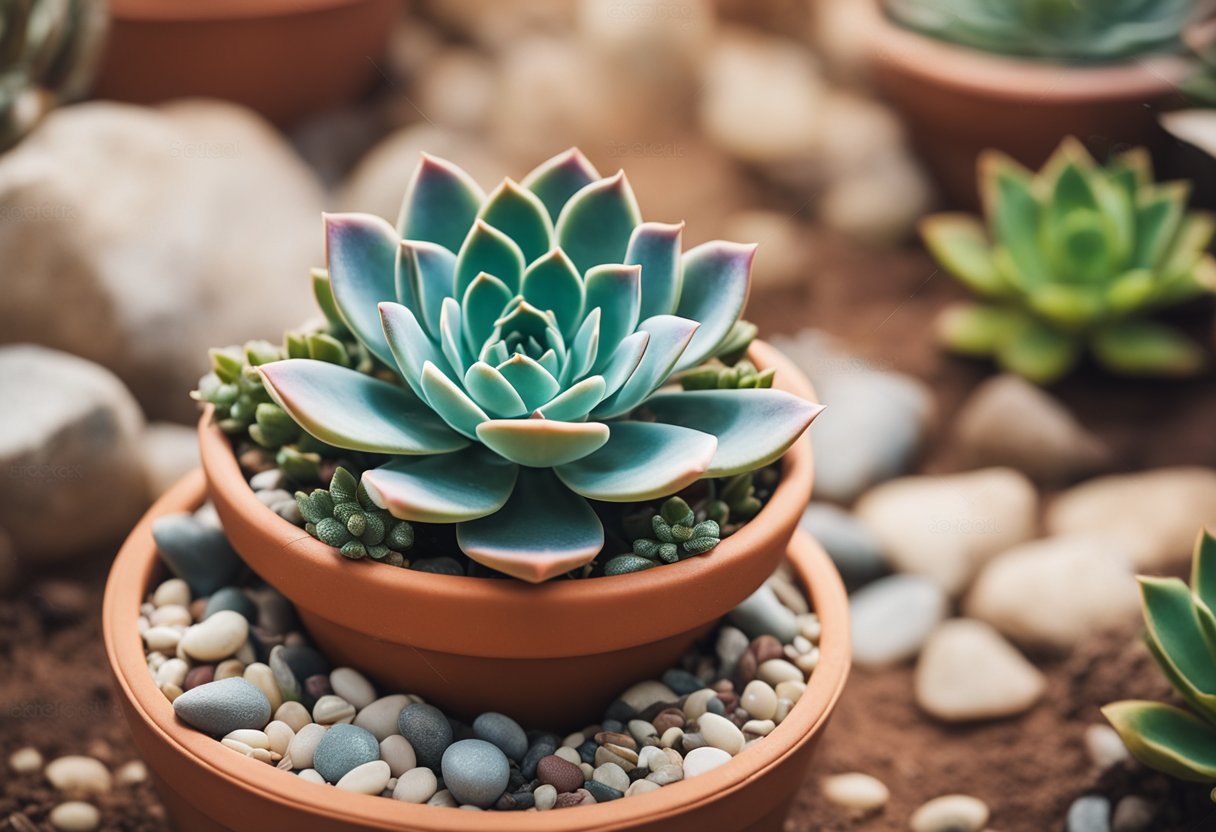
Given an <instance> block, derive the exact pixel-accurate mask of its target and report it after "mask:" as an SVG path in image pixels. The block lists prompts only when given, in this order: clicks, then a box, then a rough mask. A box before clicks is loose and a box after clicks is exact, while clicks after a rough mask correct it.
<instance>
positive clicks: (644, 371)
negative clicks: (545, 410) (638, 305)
mask: <svg viewBox="0 0 1216 832" xmlns="http://www.w3.org/2000/svg"><path fill="white" fill-rule="evenodd" d="M698 326H699V325H698V324H697V323H696V322H695V321H689V320H686V319H685V318H678V317H676V316H675V315H656V316H655V317H653V318H648V319H647V320H645V321H643V322H642V323H641V324H639V325H638V331H639V332H645V333H646V334H647V335H649V336H650V337H649V339H648V340H647V342H646V350H645V352H643V353H642V358H641V360H640V361H639V362H638V365H637V367H636V368H635V369H634V370H633V372H632V373H630V375H629V378H628V380H627V381H625V383H624V384H623V385H621V387H620V389H618V390H617V391H616V392H615V393H613V394H612V395H611V396H610V397H608V398H607V399H606V400H604V401H603V402H602V403H600V405H599V406H598V407H596V409H595V410H594V411H593V412H592V415H593V416H594V417H595V418H597V419H614V418H617V417H618V416H623V415H625V414H627V413H629V412H630V411H632V410H633V409H634V408H636V407H638V405H640V404H642V402H644V401H645V400H646V399H647V397H649V396H650V394H651V393H653V392H654V391H655V390H657V389H658V388H659V387H660V386H662V385H663V383H664V382H666V381H667V379H668V377H669V376H670V375H671V373H672V370H674V369H675V367H676V365H677V364H678V363H679V361H680V356H681V355H683V354H684V350H686V349H687V348H688V345H689V343H690V342H691V341H692V339H693V337H694V335H695V333H696V331H697V327H698Z"/></svg>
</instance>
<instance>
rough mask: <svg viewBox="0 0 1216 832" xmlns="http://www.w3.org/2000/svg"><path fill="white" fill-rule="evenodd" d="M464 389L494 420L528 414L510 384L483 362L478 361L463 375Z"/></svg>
mask: <svg viewBox="0 0 1216 832" xmlns="http://www.w3.org/2000/svg"><path fill="white" fill-rule="evenodd" d="M464 388H465V390H466V391H468V394H469V396H471V397H472V399H473V401H474V402H476V404H477V405H478V406H479V407H480V408H481V409H482V410H484V411H485V412H486V413H488V414H491V415H492V416H493V417H495V418H498V419H512V418H515V417H517V416H523V415H524V414H526V413H527V412H528V406H527V405H526V404H524V400H523V399H522V398H521V397H520V395H519V393H517V392H516V390H515V388H514V387H512V386H511V382H509V381H507V379H506V378H504V377H503V374H502V373H500V372H499V371H498V370H497V369H495V368H494V367H491V366H490V365H489V364H487V363H485V362H484V361H478V362H477V363H475V364H474V365H473V366H472V367H470V368H469V371H468V372H467V373H465V376H464Z"/></svg>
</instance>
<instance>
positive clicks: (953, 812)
mask: <svg viewBox="0 0 1216 832" xmlns="http://www.w3.org/2000/svg"><path fill="white" fill-rule="evenodd" d="M987 822H988V805H987V804H986V803H984V801H982V800H979V799H978V798H974V797H971V796H970V795H965V794H948V795H943V796H942V797H935V798H934V799H933V800H930V801H929V802H928V803H925V804H924V805H923V806H921V807H920V808H919V809H917V810H916V811H915V812H913V813H912V818H911V820H910V821H909V825H910V826H911V828H912V832H980V830H981V829H983V828H984V824H986V823H987Z"/></svg>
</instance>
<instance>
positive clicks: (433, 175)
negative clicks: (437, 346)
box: [378, 153, 485, 300]
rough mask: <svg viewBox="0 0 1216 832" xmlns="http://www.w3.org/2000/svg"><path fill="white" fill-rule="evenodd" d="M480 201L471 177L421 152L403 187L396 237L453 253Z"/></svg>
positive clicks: (466, 231) (475, 184)
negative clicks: (403, 197) (417, 241)
mask: <svg viewBox="0 0 1216 832" xmlns="http://www.w3.org/2000/svg"><path fill="white" fill-rule="evenodd" d="M484 201H485V192H484V191H482V190H481V188H480V187H479V186H478V185H477V183H476V182H474V181H473V178H472V177H471V176H469V175H468V174H467V173H465V172H464V171H463V170H461V169H460V168H459V167H457V166H456V165H453V164H452V163H451V162H448V161H446V160H444V159H439V158H437V157H435V156H431V155H429V154H426V153H423V154H422V158H421V160H420V161H419V162H418V166H417V167H416V168H415V169H414V174H413V176H412V177H411V178H410V182H409V185H408V186H407V187H406V191H405V200H404V201H403V202H402V204H401V214H400V216H399V218H398V220H397V231H398V234H399V236H400V237H402V238H404V239H407V240H423V241H425V242H428V243H438V244H439V245H441V246H443V247H444V248H446V249H448V250H449V251H457V250H459V249H460V246H461V243H463V242H464V239H465V237H466V236H467V235H468V233H469V229H470V228H471V227H472V225H473V220H474V219H475V218H476V217H477V212H478V210H479V209H480V208H481V204H482V202H484ZM385 297H387V296H382V297H380V298H378V299H379V300H383V299H384V298H385Z"/></svg>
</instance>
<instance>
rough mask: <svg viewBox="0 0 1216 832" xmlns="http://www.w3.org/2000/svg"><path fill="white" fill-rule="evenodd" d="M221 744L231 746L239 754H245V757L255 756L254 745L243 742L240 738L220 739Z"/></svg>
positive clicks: (226, 746)
mask: <svg viewBox="0 0 1216 832" xmlns="http://www.w3.org/2000/svg"><path fill="white" fill-rule="evenodd" d="M220 745H222V746H224V747H225V748H231V749H232V750H233V751H235V752H236V753H237V754H240V755H242V756H245V757H252V756H253V746H252V745H249V744H248V743H244V742H241V741H240V740H234V739H230V738H228V737H225V738H224V739H222V740H220Z"/></svg>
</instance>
